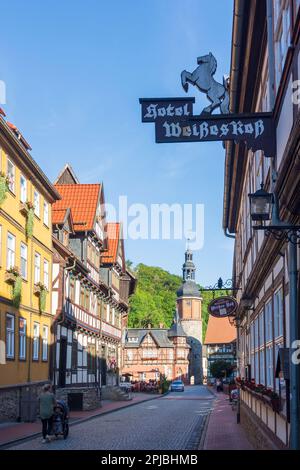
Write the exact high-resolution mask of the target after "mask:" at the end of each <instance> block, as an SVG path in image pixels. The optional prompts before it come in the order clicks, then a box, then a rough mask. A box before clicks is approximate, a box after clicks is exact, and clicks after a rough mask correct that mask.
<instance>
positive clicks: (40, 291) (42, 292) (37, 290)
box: [33, 282, 48, 312]
mask: <svg viewBox="0 0 300 470" xmlns="http://www.w3.org/2000/svg"><path fill="white" fill-rule="evenodd" d="M33 292H34V294H35V295H36V296H37V297H39V309H40V312H43V311H44V310H45V307H46V296H47V292H48V290H47V287H46V286H45V285H44V284H43V283H42V282H38V283H37V284H35V285H34V289H33Z"/></svg>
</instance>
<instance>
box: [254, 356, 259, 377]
mask: <svg viewBox="0 0 300 470" xmlns="http://www.w3.org/2000/svg"><path fill="white" fill-rule="evenodd" d="M254 369H255V383H259V354H258V351H257V352H256V353H255V355H254Z"/></svg>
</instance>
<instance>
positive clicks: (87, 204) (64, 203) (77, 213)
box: [53, 184, 101, 231]
mask: <svg viewBox="0 0 300 470" xmlns="http://www.w3.org/2000/svg"><path fill="white" fill-rule="evenodd" d="M54 187H55V189H56V190H57V191H58V192H59V194H60V195H61V197H62V199H61V200H60V201H57V202H56V203H55V204H54V206H53V209H54V210H61V209H65V208H66V207H69V208H70V209H71V211H72V216H73V224H74V230H75V231H82V230H93V228H94V222H95V217H96V211H97V206H98V201H99V195H100V189H101V184H55V185H54Z"/></svg>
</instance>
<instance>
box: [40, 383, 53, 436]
mask: <svg viewBox="0 0 300 470" xmlns="http://www.w3.org/2000/svg"><path fill="white" fill-rule="evenodd" d="M55 405H56V400H55V396H54V393H53V392H52V386H51V384H46V385H44V386H43V390H42V393H41V394H40V396H39V406H40V417H41V421H42V434H43V441H42V442H43V443H45V442H49V441H50V435H51V433H52V426H53V414H54V406H55Z"/></svg>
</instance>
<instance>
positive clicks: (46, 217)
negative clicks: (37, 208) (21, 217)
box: [44, 201, 49, 227]
mask: <svg viewBox="0 0 300 470" xmlns="http://www.w3.org/2000/svg"><path fill="white" fill-rule="evenodd" d="M44 224H45V225H46V226H47V227H49V204H48V203H47V202H46V201H44Z"/></svg>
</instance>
